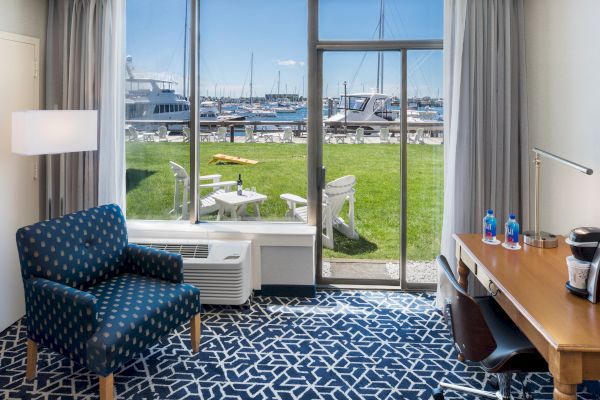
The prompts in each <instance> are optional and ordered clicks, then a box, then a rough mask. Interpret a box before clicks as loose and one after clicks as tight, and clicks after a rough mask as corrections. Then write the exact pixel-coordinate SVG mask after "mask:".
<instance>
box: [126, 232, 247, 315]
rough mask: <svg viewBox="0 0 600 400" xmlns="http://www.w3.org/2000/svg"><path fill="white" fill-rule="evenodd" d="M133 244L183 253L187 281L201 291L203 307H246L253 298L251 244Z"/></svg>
mask: <svg viewBox="0 0 600 400" xmlns="http://www.w3.org/2000/svg"><path fill="white" fill-rule="evenodd" d="M132 242H133V243H136V244H139V245H142V246H148V247H152V248H154V249H158V250H166V251H169V252H171V253H178V254H181V256H182V257H183V276H184V280H185V282H186V283H190V284H192V285H194V286H196V287H198V288H200V299H201V301H202V304H244V303H246V301H248V298H249V297H250V293H251V292H252V273H251V270H250V242H247V241H213V240H211V241H210V242H199V241H194V240H181V239H160V240H132Z"/></svg>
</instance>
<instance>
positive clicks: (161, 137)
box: [158, 125, 169, 142]
mask: <svg viewBox="0 0 600 400" xmlns="http://www.w3.org/2000/svg"><path fill="white" fill-rule="evenodd" d="M168 135H169V131H168V130H167V127H166V126H164V125H161V126H159V127H158V141H159V142H168V141H169V136H168Z"/></svg>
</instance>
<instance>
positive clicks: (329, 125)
mask: <svg viewBox="0 0 600 400" xmlns="http://www.w3.org/2000/svg"><path fill="white" fill-rule="evenodd" d="M125 122H126V124H128V125H133V126H134V127H135V126H136V125H137V126H140V127H144V126H156V128H154V129H158V127H159V126H161V125H164V126H166V128H167V130H169V131H172V130H179V131H180V130H181V127H182V126H186V125H188V124H189V121H186V120H127V121H125ZM199 125H200V132H212V131H215V130H216V129H217V128H218V127H222V126H224V127H226V128H227V130H228V131H229V133H230V135H231V138H232V139H233V136H234V134H235V132H236V131H238V132H239V131H240V130H243V129H244V127H246V126H252V127H253V129H254V132H256V133H259V134H260V133H272V132H274V131H280V130H283V129H285V128H287V127H290V128H292V131H293V132H294V136H306V134H307V131H306V127H307V122H306V121H305V120H289V121H275V120H262V121H247V120H241V121H240V120H222V121H199ZM359 127H362V128H365V130H366V133H368V132H369V131H375V132H377V131H378V130H379V128H382V127H387V128H389V130H390V133H391V134H392V135H394V136H397V135H399V134H400V133H401V131H402V127H401V122H400V121H348V122H347V124H346V123H344V121H337V122H333V121H330V122H324V123H323V129H324V132H327V133H333V134H343V133H354V132H355V131H356V129H357V128H359ZM419 128H422V129H423V130H424V132H425V133H426V134H427V135H429V136H434V137H441V136H442V135H443V131H444V122H443V121H433V120H432V121H429V120H422V121H413V122H410V121H409V122H408V127H407V129H408V132H415V131H416V130H417V129H419ZM140 130H144V129H140ZM150 130H152V129H150Z"/></svg>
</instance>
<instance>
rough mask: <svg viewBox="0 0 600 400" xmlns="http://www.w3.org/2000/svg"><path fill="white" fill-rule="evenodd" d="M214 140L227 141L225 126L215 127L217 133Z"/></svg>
mask: <svg viewBox="0 0 600 400" xmlns="http://www.w3.org/2000/svg"><path fill="white" fill-rule="evenodd" d="M215 142H223V143H226V142H227V128H226V127H224V126H220V127H218V128H217V133H216V136H215Z"/></svg>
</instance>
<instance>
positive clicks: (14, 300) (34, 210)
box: [0, 32, 39, 332]
mask: <svg viewBox="0 0 600 400" xmlns="http://www.w3.org/2000/svg"><path fill="white" fill-rule="evenodd" d="M0 54H1V58H2V61H0V332H1V331H3V330H4V329H6V328H7V327H9V326H10V325H11V324H13V323H14V322H15V321H17V320H18V319H19V318H21V317H22V316H23V315H25V298H24V295H23V280H22V278H21V270H20V265H19V258H18V256H17V246H16V240H15V233H16V230H17V229H18V228H19V227H21V226H24V225H27V224H31V223H33V222H36V221H38V219H39V190H38V181H37V177H36V176H35V170H36V167H37V162H38V157H25V156H19V155H16V154H12V153H11V150H10V149H11V118H12V112H13V111H16V110H33V109H37V108H39V81H38V76H37V75H38V72H37V69H38V67H37V66H38V59H39V58H38V55H39V40H38V39H35V38H30V37H26V36H21V35H14V34H10V33H4V32H0Z"/></svg>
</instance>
